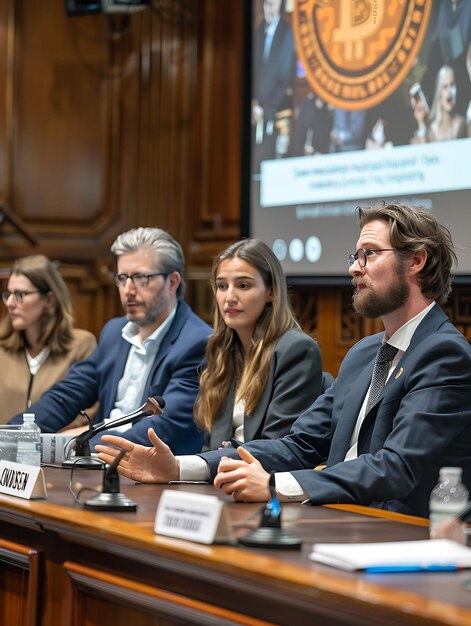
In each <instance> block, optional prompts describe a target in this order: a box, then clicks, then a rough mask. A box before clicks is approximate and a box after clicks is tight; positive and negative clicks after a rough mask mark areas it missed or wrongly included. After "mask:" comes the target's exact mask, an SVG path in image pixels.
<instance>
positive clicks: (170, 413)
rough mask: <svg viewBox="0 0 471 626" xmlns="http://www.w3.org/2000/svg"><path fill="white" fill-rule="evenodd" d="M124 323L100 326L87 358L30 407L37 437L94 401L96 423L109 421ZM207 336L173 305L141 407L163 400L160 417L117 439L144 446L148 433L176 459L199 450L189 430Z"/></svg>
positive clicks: (198, 438) (123, 349)
mask: <svg viewBox="0 0 471 626" xmlns="http://www.w3.org/2000/svg"><path fill="white" fill-rule="evenodd" d="M126 323H127V319H126V318H125V317H119V318H115V319H112V320H110V321H109V322H108V323H107V324H105V326H104V328H103V330H102V332H101V335H100V339H99V342H98V346H97V348H96V350H95V351H94V352H93V353H92V355H91V356H90V357H89V358H88V359H87V360H85V361H81V362H80V363H77V364H75V365H74V366H73V367H72V368H71V369H70V371H69V373H68V374H67V376H66V377H65V378H64V379H63V380H62V381H60V382H59V383H57V384H56V385H54V386H53V387H51V389H50V390H49V391H47V392H46V393H45V394H43V395H42V396H41V398H40V400H39V401H38V402H36V403H35V404H33V405H32V406H31V408H30V412H31V413H35V415H36V422H37V423H38V424H39V426H40V428H41V430H42V432H44V433H52V432H56V431H58V430H59V429H61V428H63V427H65V426H67V425H68V424H69V423H70V422H71V421H72V420H73V419H74V417H75V416H76V415H77V414H78V413H79V411H80V410H82V409H84V408H86V407H89V406H92V405H93V404H94V403H95V402H96V401H97V400H98V401H99V402H100V407H99V412H98V414H97V417H96V420H95V421H96V422H100V421H101V420H102V419H103V418H104V417H107V416H109V414H110V412H111V410H112V409H113V407H114V404H115V401H116V393H117V388H118V383H119V381H120V379H121V378H122V376H123V373H124V367H125V365H126V360H127V357H128V353H129V350H130V347H131V346H130V344H129V343H128V342H127V341H125V340H124V339H123V338H122V335H121V330H122V328H123V327H124V326H125V324H126ZM210 333H211V328H210V327H209V326H208V325H207V324H205V323H204V322H203V321H202V320H201V319H200V318H199V317H197V316H196V315H195V314H194V313H193V312H192V311H191V309H190V307H189V306H188V305H186V304H185V303H184V302H179V303H178V306H177V311H176V314H175V318H174V320H173V322H172V324H171V326H170V328H169V330H168V332H167V334H166V335H165V337H164V339H163V341H162V344H161V346H160V349H159V351H158V353H157V356H156V358H155V361H154V364H153V365H152V369H151V371H150V374H149V376H148V378H147V381H146V385H145V389H144V393H143V396H142V399H141V404H143V403H144V402H145V400H146V399H147V398H148V397H149V396H155V395H158V396H162V397H163V398H164V400H165V410H164V414H163V415H159V416H155V417H152V418H144V419H142V420H141V421H140V422H136V423H135V424H134V425H133V426H132V428H131V429H129V430H128V431H126V432H125V433H123V434H122V435H121V436H124V437H125V438H126V439H130V440H131V441H134V442H137V443H141V444H143V445H149V439H148V437H147V429H148V428H149V427H152V428H154V430H155V431H156V433H157V434H158V436H159V437H161V438H162V439H163V441H165V443H167V444H168V445H169V446H170V447H171V448H172V450H173V451H174V452H175V453H176V454H191V453H195V452H198V451H200V450H201V446H202V442H203V436H202V433H201V432H200V431H199V430H198V429H197V428H196V426H195V424H194V420H193V404H194V401H195V398H196V395H197V393H198V386H199V371H198V369H199V367H200V365H201V363H202V361H203V359H204V353H205V348H206V341H207V338H208V336H209V334H210ZM137 408H138V407H136V409H137ZM19 422H21V415H20V414H19V415H16V416H15V417H14V418H13V419H12V420H11V423H19ZM109 432H110V433H111V432H112V431H109ZM93 442H94V443H97V441H95V440H94V441H93Z"/></svg>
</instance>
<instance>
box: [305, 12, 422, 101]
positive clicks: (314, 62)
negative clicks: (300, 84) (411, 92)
mask: <svg viewBox="0 0 471 626" xmlns="http://www.w3.org/2000/svg"><path fill="white" fill-rule="evenodd" d="M431 7H432V0H296V1H295V3H294V13H293V25H294V33H295V39H296V48H297V53H298V57H299V59H300V60H301V62H302V64H303V66H304V70H305V72H306V76H307V79H308V81H309V83H310V85H311V86H312V88H313V90H314V91H315V93H316V94H317V95H318V96H320V97H321V98H322V99H323V100H325V101H326V102H328V103H330V104H332V105H334V106H335V107H339V108H343V109H346V110H361V109H367V108H369V107H372V106H374V105H376V104H378V103H379V102H382V101H383V100H384V99H385V98H387V97H388V96H389V95H391V94H392V93H393V91H394V90H395V89H396V88H397V87H398V86H399V85H400V84H401V83H402V81H403V80H404V78H405V76H406V75H407V73H408V72H409V70H410V68H411V67H412V65H413V64H414V62H415V60H416V57H417V54H418V51H419V50H420V47H421V45H422V42H423V39H424V35H425V32H426V30H427V25H428V21H429V17H430V11H431Z"/></svg>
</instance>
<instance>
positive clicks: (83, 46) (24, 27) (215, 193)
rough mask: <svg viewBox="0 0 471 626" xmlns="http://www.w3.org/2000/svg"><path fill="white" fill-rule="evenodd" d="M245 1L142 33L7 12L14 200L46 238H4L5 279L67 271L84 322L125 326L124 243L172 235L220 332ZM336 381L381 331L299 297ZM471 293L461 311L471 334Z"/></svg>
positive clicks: (151, 21) (348, 312)
mask: <svg viewBox="0 0 471 626" xmlns="http://www.w3.org/2000/svg"><path fill="white" fill-rule="evenodd" d="M244 4H245V3H244V2H243V0H237V1H236V2H227V1H226V0H153V1H152V3H151V6H150V7H149V8H147V9H146V10H144V11H142V12H139V13H135V14H133V15H132V16H131V17H130V19H129V20H127V19H125V18H123V17H122V16H121V17H119V16H118V17H116V18H114V19H112V20H111V19H110V18H109V16H105V15H102V14H101V15H90V16H80V17H69V16H67V15H66V12H65V1H64V0H41V2H31V1H30V0H2V2H0V197H1V198H3V202H4V203H5V204H6V205H7V206H8V207H9V208H10V209H11V210H12V211H14V213H15V215H17V216H18V217H19V218H20V219H21V220H23V222H24V224H25V226H26V227H27V228H28V229H30V230H31V231H32V232H33V233H34V234H35V235H36V236H37V237H38V241H39V244H38V246H37V247H36V248H34V247H32V246H31V244H30V242H29V241H28V240H27V239H25V238H24V237H23V236H21V235H20V234H19V233H18V232H17V231H16V230H15V229H14V228H13V227H12V226H11V225H9V224H8V223H6V222H4V223H3V224H2V225H1V232H0V239H1V244H2V245H1V246H0V268H1V267H3V268H6V267H9V265H10V264H11V262H12V260H13V259H14V258H16V257H18V256H23V255H26V254H31V253H33V252H43V253H45V254H47V255H49V256H50V257H52V258H54V259H58V260H60V261H61V263H62V270H63V274H64V276H65V278H66V280H67V281H68V284H69V286H70V289H71V292H72V297H73V302H74V306H75V311H76V318H77V324H78V325H79V326H82V327H85V328H88V329H90V330H92V331H93V332H95V333H98V332H99V330H100V328H101V327H102V325H103V323H104V322H105V321H106V320H107V319H109V318H110V317H112V316H113V315H116V314H119V313H120V305H119V301H118V298H117V294H116V290H115V288H114V286H113V284H112V281H111V278H110V273H109V270H110V269H112V268H113V266H114V262H113V259H112V258H111V256H110V254H109V247H110V244H111V243H112V241H113V240H114V238H115V236H116V235H117V234H118V233H119V232H122V231H123V230H127V229H128V228H132V227H135V226H147V225H159V226H161V227H163V228H166V229H168V230H169V231H170V232H171V233H172V234H173V235H174V236H175V237H176V238H177V239H179V240H180V241H181V243H182V245H183V247H184V250H185V252H186V255H187V261H188V263H187V265H188V279H189V280H188V292H187V300H188V301H189V302H190V304H192V306H193V307H194V308H195V310H196V311H197V312H198V313H199V314H200V315H202V316H203V317H205V318H206V319H208V320H210V319H211V308H212V296H211V293H210V290H209V285H208V277H209V267H210V265H211V261H212V258H213V256H214V255H215V254H216V253H217V252H218V251H219V250H220V249H221V248H223V247H224V246H225V245H227V244H228V243H229V242H231V241H234V240H236V239H238V238H239V236H240V228H239V215H240V201H241V192H240V189H241V144H242V121H241V105H242V95H243V94H242V91H243V82H244V71H243V70H244V64H243V58H244V41H243V34H244ZM292 293H293V300H294V304H295V309H296V311H297V313H298V315H299V317H300V319H301V321H302V323H303V326H304V327H305V329H306V330H307V331H308V332H310V333H312V334H313V335H314V336H316V337H317V338H318V340H319V342H320V344H321V348H322V350H323V354H324V367H325V369H327V370H330V371H331V372H333V373H334V374H335V373H336V371H337V369H338V365H339V363H340V361H341V359H342V357H343V355H344V354H345V352H346V350H347V349H348V347H349V346H350V345H351V344H352V343H353V342H354V341H355V340H357V339H358V338H359V337H361V336H362V335H363V334H365V333H368V332H373V331H374V330H376V329H377V327H378V325H377V323H375V322H373V323H372V322H365V321H362V320H359V319H358V318H357V316H355V315H354V314H353V313H352V309H351V307H350V290H349V289H348V288H342V287H323V288H320V287H318V288H314V287H311V288H308V287H303V288H300V287H296V288H293V289H292ZM469 300H470V299H469V291H468V292H466V291H463V290H457V293H456V294H455V296H454V299H453V301H452V303H451V304H450V308H449V311H450V312H451V314H452V315H453V319H455V320H456V321H457V323H458V324H459V325H460V328H461V329H462V330H463V331H464V332H465V333H466V334H468V335H469V334H470V330H469V328H470V326H469V322H470V318H469V313H468V311H469V307H468V303H469Z"/></svg>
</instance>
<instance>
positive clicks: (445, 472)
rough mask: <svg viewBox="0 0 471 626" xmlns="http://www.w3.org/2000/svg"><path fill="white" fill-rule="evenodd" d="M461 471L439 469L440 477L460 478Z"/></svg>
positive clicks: (459, 469)
mask: <svg viewBox="0 0 471 626" xmlns="http://www.w3.org/2000/svg"><path fill="white" fill-rule="evenodd" d="M462 473H463V470H462V469H461V467H441V468H440V477H442V476H461V474H462Z"/></svg>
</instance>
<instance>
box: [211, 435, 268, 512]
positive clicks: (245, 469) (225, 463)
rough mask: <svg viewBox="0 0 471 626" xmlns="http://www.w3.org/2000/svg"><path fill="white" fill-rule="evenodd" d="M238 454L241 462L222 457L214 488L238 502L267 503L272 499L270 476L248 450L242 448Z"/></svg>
mask: <svg viewBox="0 0 471 626" xmlns="http://www.w3.org/2000/svg"><path fill="white" fill-rule="evenodd" d="M237 452H238V453H239V456H240V460H238V459H229V458H228V457H222V459H221V461H220V463H219V467H218V473H217V475H216V478H215V479H214V486H215V487H217V488H218V489H221V488H222V489H224V492H225V493H227V494H228V495H232V497H233V498H234V500H236V501H238V502H265V501H266V500H268V499H269V498H270V491H269V489H268V481H269V479H270V474H269V473H268V472H266V471H265V470H264V469H263V467H262V465H261V463H260V462H259V461H257V459H256V458H255V457H254V456H252V455H251V454H250V452H249V451H248V450H246V449H245V448H243V447H242V446H240V447H239V448H237Z"/></svg>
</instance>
